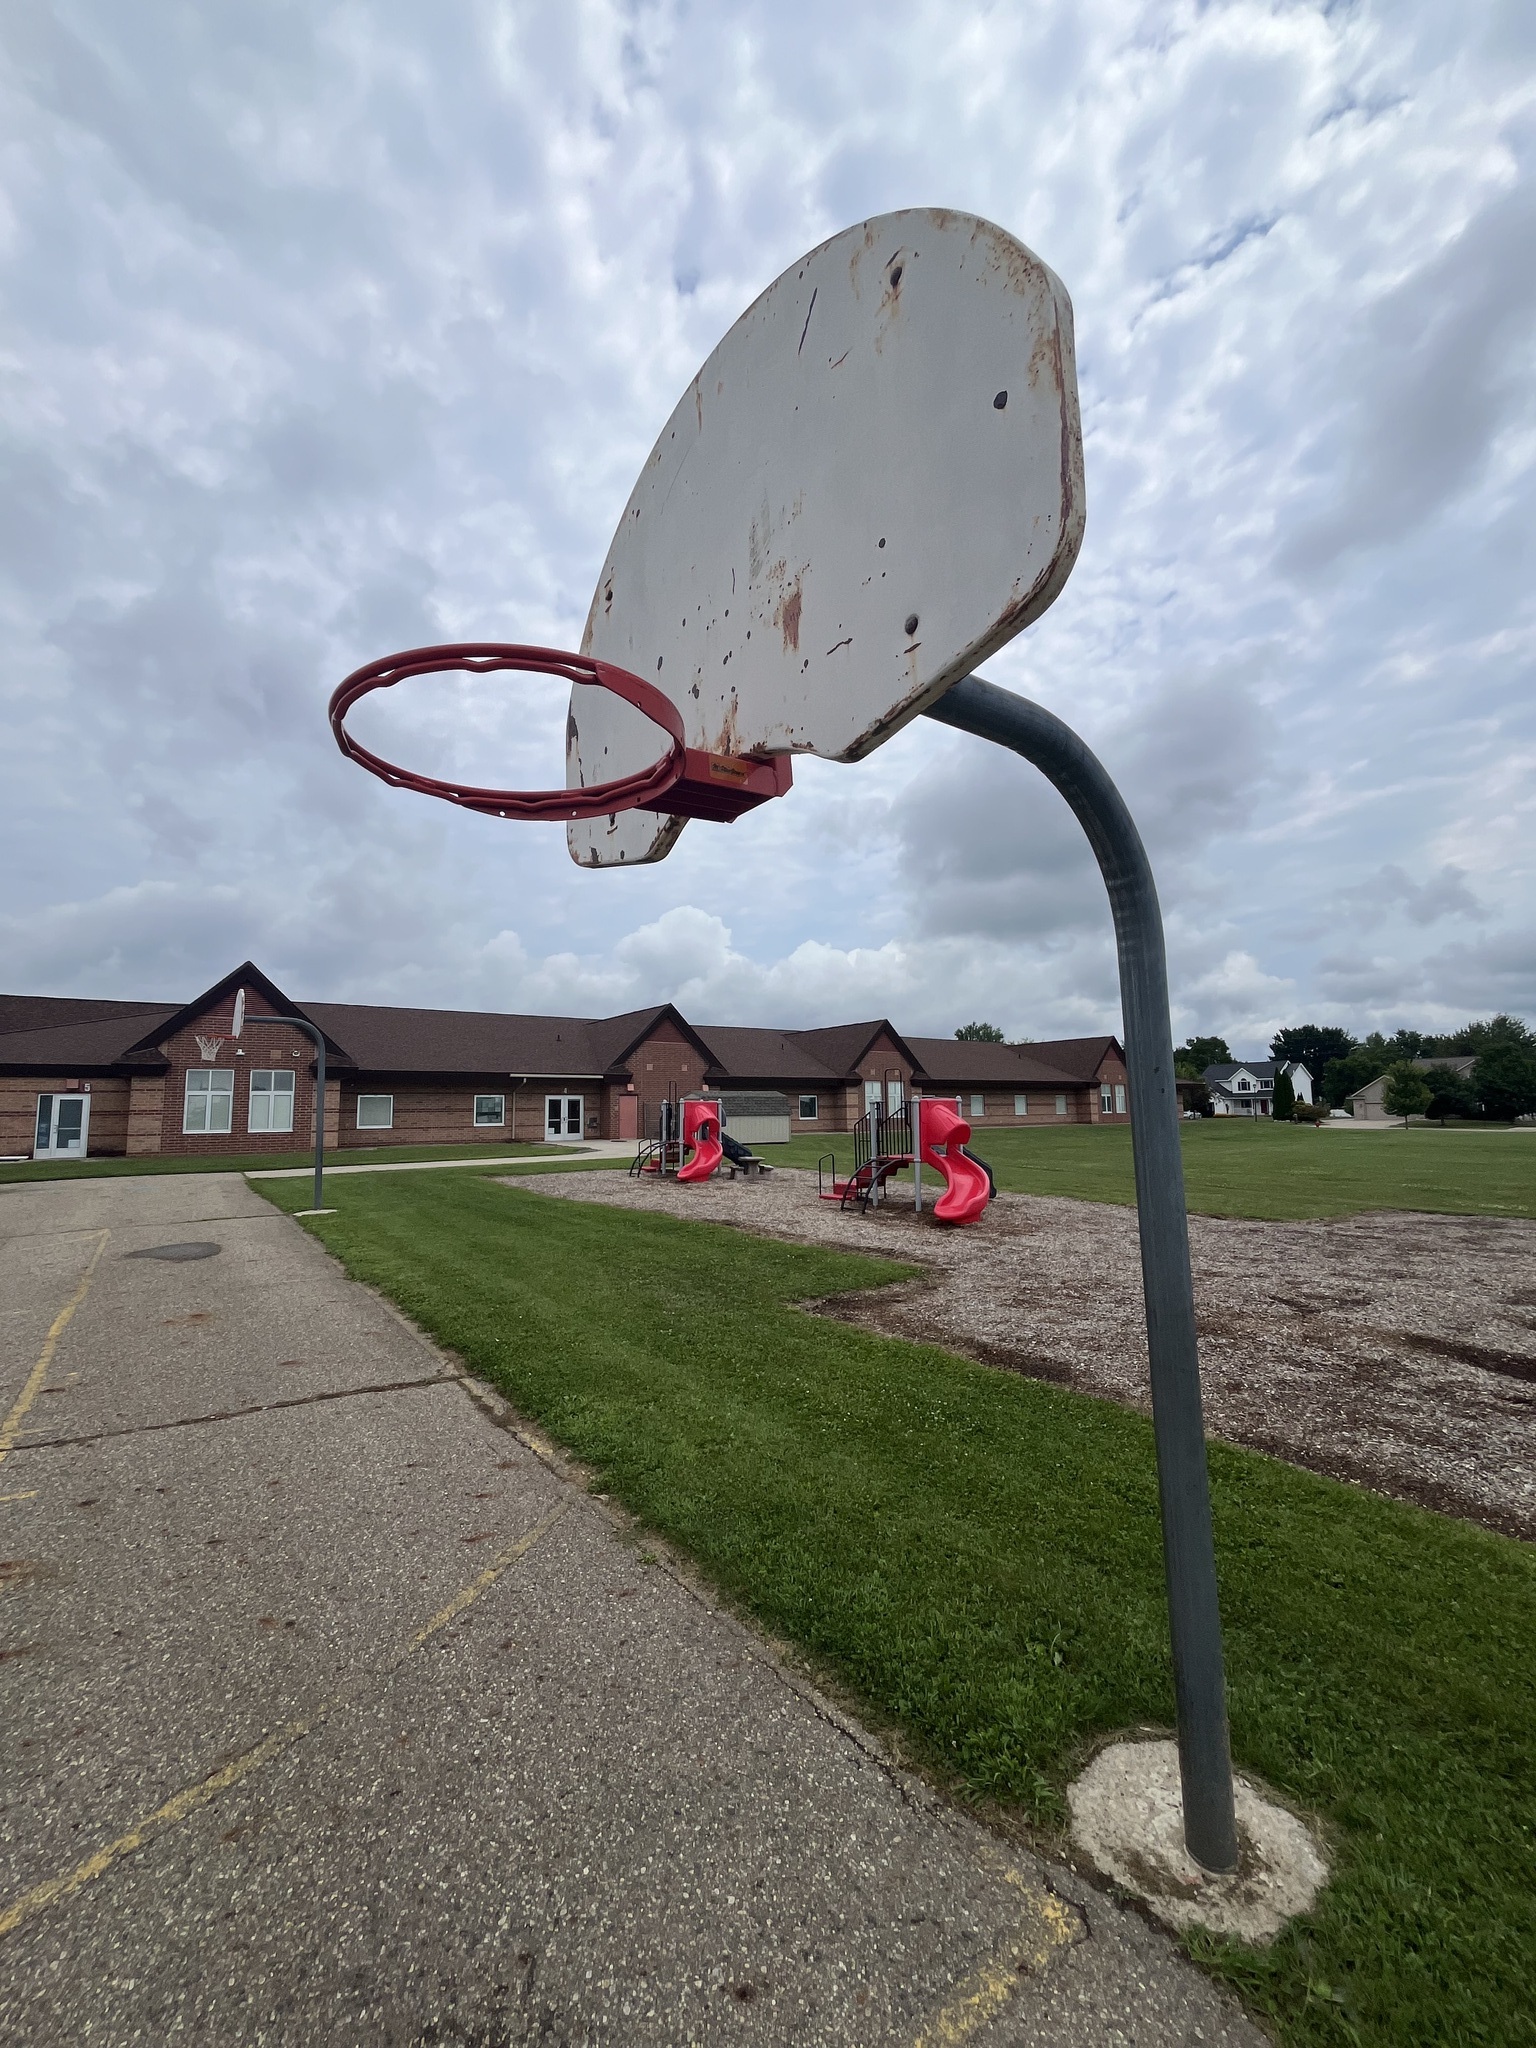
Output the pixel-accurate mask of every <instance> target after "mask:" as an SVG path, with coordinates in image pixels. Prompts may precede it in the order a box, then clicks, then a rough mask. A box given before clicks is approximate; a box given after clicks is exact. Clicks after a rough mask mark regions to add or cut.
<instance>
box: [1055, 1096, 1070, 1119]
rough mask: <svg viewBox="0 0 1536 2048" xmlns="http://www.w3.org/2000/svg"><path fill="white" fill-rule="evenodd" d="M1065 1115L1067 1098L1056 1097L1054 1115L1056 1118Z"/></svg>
mask: <svg viewBox="0 0 1536 2048" xmlns="http://www.w3.org/2000/svg"><path fill="white" fill-rule="evenodd" d="M1066 1113H1067V1098H1066V1097H1065V1095H1058V1096H1057V1098H1056V1114H1057V1115H1058V1116H1065V1115H1066Z"/></svg>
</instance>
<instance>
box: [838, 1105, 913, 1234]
mask: <svg viewBox="0 0 1536 2048" xmlns="http://www.w3.org/2000/svg"><path fill="white" fill-rule="evenodd" d="M849 1135H850V1136H851V1137H852V1139H853V1172H852V1173H851V1174H849V1176H848V1177H847V1179H846V1180H842V1179H839V1177H838V1172H837V1156H836V1154H835V1153H832V1152H824V1153H823V1154H822V1156H821V1158H820V1159H818V1160H817V1162H816V1192H817V1194H818V1195H819V1196H820V1197H821V1199H822V1201H824V1202H836V1203H837V1204H838V1206H839V1207H840V1208H843V1209H849V1208H852V1207H853V1206H854V1204H857V1205H858V1207H859V1208H860V1209H861V1210H862V1211H863V1212H864V1213H865V1214H866V1215H867V1214H868V1213H869V1210H870V1209H871V1208H872V1207H873V1206H875V1205H876V1204H877V1203H878V1202H879V1200H880V1197H881V1195H882V1193H883V1192H884V1190H885V1185H886V1182H887V1181H888V1180H889V1179H890V1177H891V1175H892V1174H893V1173H899V1172H900V1171H901V1169H902V1168H903V1167H904V1166H910V1165H911V1164H912V1124H911V1119H910V1118H909V1116H908V1114H907V1111H906V1110H905V1109H904V1108H903V1109H899V1110H894V1111H886V1110H881V1109H872V1110H869V1111H867V1112H866V1114H865V1115H863V1116H861V1117H860V1118H859V1120H858V1122H857V1123H856V1124H855V1125H854V1127H853V1130H852V1131H851V1133H850V1134H849Z"/></svg>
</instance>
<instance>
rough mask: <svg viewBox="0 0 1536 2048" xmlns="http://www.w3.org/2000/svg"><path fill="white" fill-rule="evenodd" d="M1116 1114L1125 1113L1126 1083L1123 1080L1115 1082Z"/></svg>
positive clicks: (1121, 1114)
mask: <svg viewBox="0 0 1536 2048" xmlns="http://www.w3.org/2000/svg"><path fill="white" fill-rule="evenodd" d="M1115 1115H1116V1116H1124V1115H1125V1083H1124V1082H1123V1081H1117V1082H1116V1083H1115Z"/></svg>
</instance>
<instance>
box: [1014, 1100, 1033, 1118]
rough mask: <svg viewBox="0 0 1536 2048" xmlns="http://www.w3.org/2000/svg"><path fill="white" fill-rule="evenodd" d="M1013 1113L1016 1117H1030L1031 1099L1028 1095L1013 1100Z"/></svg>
mask: <svg viewBox="0 0 1536 2048" xmlns="http://www.w3.org/2000/svg"><path fill="white" fill-rule="evenodd" d="M1013 1113H1014V1115H1015V1116H1028V1115H1029V1097H1028V1096H1027V1095H1015V1097H1014V1098H1013Z"/></svg>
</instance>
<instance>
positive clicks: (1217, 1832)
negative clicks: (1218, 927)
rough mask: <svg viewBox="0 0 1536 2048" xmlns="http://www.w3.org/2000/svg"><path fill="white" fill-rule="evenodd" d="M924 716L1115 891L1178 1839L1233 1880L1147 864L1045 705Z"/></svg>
mask: <svg viewBox="0 0 1536 2048" xmlns="http://www.w3.org/2000/svg"><path fill="white" fill-rule="evenodd" d="M927 716H928V717H929V718H934V719H937V720H938V721H939V723H940V724H941V725H951V726H954V727H955V728H956V729H957V730H959V731H960V732H970V733H975V734H976V736H977V737H978V738H979V739H985V740H991V741H992V742H993V744H994V745H995V746H999V747H1008V748H1010V749H1011V750H1012V751H1013V752H1014V753H1016V754H1022V755H1023V757H1024V759H1025V760H1026V761H1032V762H1033V763H1034V764H1035V766H1036V767H1037V768H1038V769H1039V770H1040V771H1041V773H1042V774H1044V775H1045V776H1046V777H1047V779H1048V780H1049V781H1051V782H1052V783H1054V784H1055V786H1056V788H1057V789H1058V790H1060V792H1061V794H1062V795H1063V796H1064V797H1065V798H1066V800H1067V802H1068V803H1069V804H1070V805H1071V807H1072V809H1073V812H1074V813H1075V814H1076V817H1077V821H1078V823H1079V824H1080V825H1081V826H1082V828H1083V830H1084V831H1085V832H1086V833H1087V835H1088V842H1089V844H1090V845H1091V846H1092V848H1093V851H1094V854H1095V855H1096V857H1097V859H1098V863H1099V867H1100V869H1101V871H1102V873H1103V876H1104V884H1105V887H1106V888H1107V889H1108V891H1109V904H1110V909H1111V911H1112V912H1113V914H1114V920H1115V945H1116V948H1117V950H1118V953H1119V957H1120V1002H1121V1010H1122V1014H1123V1016H1124V1019H1125V1063H1126V1068H1127V1078H1128V1080H1129V1082H1130V1091H1131V1112H1132V1114H1131V1149H1132V1153H1133V1155H1134V1158H1135V1162H1136V1220H1137V1226H1138V1228H1139V1231H1140V1234H1141V1278H1142V1290H1143V1293H1144V1295H1145V1297H1146V1304H1147V1351H1148V1355H1149V1358H1150V1361H1151V1367H1152V1430H1153V1435H1154V1438H1155V1440H1156V1444H1157V1477H1158V1492H1159V1497H1160V1500H1161V1504H1162V1523H1163V1564H1164V1570H1165V1574H1166V1577H1167V1585H1168V1624H1169V1632H1170V1635H1171V1638H1172V1644H1173V1682H1174V1694H1175V1698H1176V1700H1177V1706H1178V1728H1179V1771H1180V1777H1181V1781H1182V1788H1183V1800H1184V1840H1185V1844H1186V1846H1187V1847H1188V1849H1189V1853H1190V1854H1191V1855H1192V1856H1193V1857H1194V1858H1195V1860H1196V1862H1197V1863H1201V1864H1203V1865H1204V1866H1205V1868H1206V1869H1207V1870H1211V1871H1229V1870H1235V1869H1236V1868H1237V1824H1236V1819H1235V1816H1234V1813H1233V1807H1232V1753H1231V1745H1230V1741H1229V1737H1228V1732H1227V1704H1226V1683H1225V1676H1224V1672H1223V1667H1222V1652H1221V1610H1220V1606H1219V1604H1218V1598H1217V1587H1216V1548H1215V1539H1214V1535H1213V1531H1212V1527H1211V1489H1210V1477H1209V1474H1208V1472H1207V1470H1206V1462H1205V1418H1204V1413H1203V1408H1202V1403H1201V1398H1200V1364H1199V1357H1198V1354H1197V1350H1196V1344H1195V1297H1194V1284H1193V1281H1192V1279H1191V1276H1190V1268H1189V1219H1188V1217H1187V1215H1186V1214H1185V1208H1184V1159H1183V1154H1182V1151H1181V1149H1180V1144H1179V1098H1178V1089H1177V1087H1176V1085H1175V1082H1174V1073H1173V1032H1172V1028H1171V1026H1170V1023H1169V1017H1168V964H1167V955H1166V952H1165V949H1164V944H1163V917H1162V911H1161V909H1160V908H1159V906H1158V901H1157V888H1156V884H1155V883H1154V881H1153V879H1152V867H1151V863H1150V862H1149V861H1148V859H1147V853H1146V848H1145V847H1144V846H1143V845H1142V843H1141V834H1140V833H1139V832H1138V831H1137V830H1136V826H1135V822H1134V820H1133V819H1132V817H1131V814H1130V812H1129V811H1128V810H1127V808H1126V806H1125V801H1124V799H1123V798H1122V797H1121V795H1120V792H1119V791H1118V790H1117V789H1116V788H1115V785H1114V783H1113V782H1112V781H1111V780H1110V778H1109V776H1108V774H1107V773H1106V772H1105V769H1104V767H1103V765H1102V764H1101V763H1100V761H1099V760H1098V759H1097V758H1096V756H1095V755H1094V754H1093V753H1092V752H1090V750H1089V749H1088V748H1087V747H1086V746H1085V745H1084V744H1083V742H1082V741H1081V740H1080V739H1079V738H1078V737H1077V735H1076V733H1074V732H1073V731H1072V729H1071V728H1070V726H1066V725H1064V724H1063V723H1062V721H1061V720H1060V719H1059V718H1056V717H1054V716H1053V715H1052V714H1051V713H1050V712H1049V711H1046V710H1045V709H1043V708H1042V706H1040V705H1039V704H1032V703H1031V702H1030V701H1029V699H1028V698H1027V697H1016V696H1014V695H1013V694H1012V693H1011V692H1010V691H1007V690H1000V689H998V687H997V686H996V684H994V683H989V682H987V681H985V680H984V678H983V677H981V676H964V677H962V679H961V680H960V681H959V682H958V683H956V684H954V686H953V687H952V688H951V689H950V690H948V691H947V692H946V693H945V695H944V696H942V697H940V698H939V700H938V702H937V703H936V704H932V705H930V706H929V708H928V712H927Z"/></svg>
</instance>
